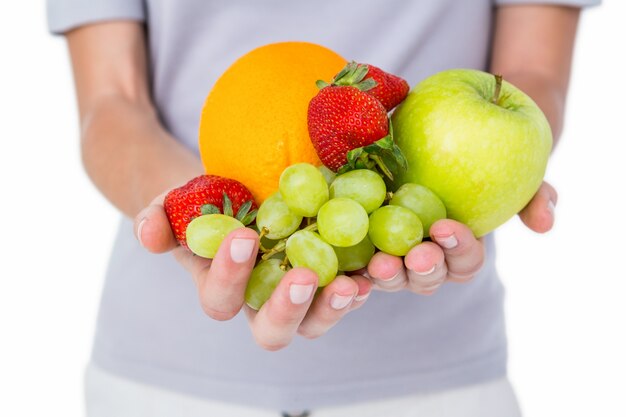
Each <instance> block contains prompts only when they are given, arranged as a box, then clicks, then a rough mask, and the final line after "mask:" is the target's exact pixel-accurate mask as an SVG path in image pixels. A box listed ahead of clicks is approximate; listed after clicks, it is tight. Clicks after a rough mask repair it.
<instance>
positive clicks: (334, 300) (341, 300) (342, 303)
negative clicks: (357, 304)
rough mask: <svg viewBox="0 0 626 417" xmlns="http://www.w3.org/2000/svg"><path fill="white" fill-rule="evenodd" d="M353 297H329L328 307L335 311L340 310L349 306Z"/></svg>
mask: <svg viewBox="0 0 626 417" xmlns="http://www.w3.org/2000/svg"><path fill="white" fill-rule="evenodd" d="M353 297H354V296H353V295H339V294H333V295H332V297H330V306H331V307H332V308H334V309H335V310H341V309H343V308H346V307H347V306H348V304H350V302H351V301H352V298H353Z"/></svg>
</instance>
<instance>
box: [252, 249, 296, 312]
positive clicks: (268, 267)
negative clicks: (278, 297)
mask: <svg viewBox="0 0 626 417" xmlns="http://www.w3.org/2000/svg"><path fill="white" fill-rule="evenodd" d="M281 263H282V262H281V260H280V259H268V260H267V261H261V262H259V263H258V264H257V266H255V267H254V269H253V270H252V273H251V274H250V279H249V280H248V286H247V287H246V295H245V300H246V304H248V305H249V306H250V307H251V308H253V309H255V310H259V309H260V308H261V306H263V304H265V302H266V301H267V300H269V298H270V297H271V296H272V293H273V292H274V289H275V288H276V286H277V285H278V283H279V282H280V280H281V279H282V278H283V276H284V275H285V273H286V272H285V271H283V270H282V269H281V267H280V264H281Z"/></svg>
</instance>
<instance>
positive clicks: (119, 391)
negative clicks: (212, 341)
mask: <svg viewBox="0 0 626 417" xmlns="http://www.w3.org/2000/svg"><path fill="white" fill-rule="evenodd" d="M85 395H86V405H87V416H88V417H280V416H281V412H280V411H279V410H277V411H276V412H273V411H268V410H266V409H257V408H249V407H244V406H238V405H232V404H227V403H222V402H218V401H209V400H205V399H202V398H196V397H192V396H187V395H184V394H180V393H177V392H172V391H168V390H165V389H162V388H158V387H154V386H151V385H146V384H142V383H138V382H135V381H131V380H128V379H125V378H121V377H119V376H116V375H113V374H110V373H108V372H106V371H104V370H102V369H100V368H98V367H97V366H95V365H93V364H91V365H89V367H88V368H87V371H86V375H85ZM293 415H297V413H294V414H293ZM309 415H310V417H520V416H521V413H520V410H519V406H518V404H517V400H516V398H515V394H514V393H513V389H512V387H511V384H510V383H509V380H508V379H506V378H503V379H499V380H495V381H491V382H487V383H483V384H477V385H472V386H468V387H463V388H457V389H453V390H449V391H444V392H436V393H430V394H418V395H410V396H404V397H397V398H393V399H389V400H382V401H372V402H366V403H360V404H357V405H349V406H341V407H327V408H320V409H317V410H312V411H311V412H310V414H309Z"/></svg>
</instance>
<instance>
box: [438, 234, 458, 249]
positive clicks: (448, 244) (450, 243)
mask: <svg viewBox="0 0 626 417" xmlns="http://www.w3.org/2000/svg"><path fill="white" fill-rule="evenodd" d="M435 238H436V239H437V243H439V244H440V245H441V246H443V247H444V248H445V249H454V248H456V247H457V246H458V244H459V241H458V240H457V239H456V236H454V235H453V234H452V235H450V236H437V237H435Z"/></svg>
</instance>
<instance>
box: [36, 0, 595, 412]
mask: <svg viewBox="0 0 626 417" xmlns="http://www.w3.org/2000/svg"><path fill="white" fill-rule="evenodd" d="M496 3H507V4H508V3H534V1H529V0H526V1H523V0H522V1H518V0H500V1H499V2H498V1H496ZM550 3H556V4H571V5H580V6H582V5H588V4H594V3H597V1H596V0H561V1H559V0H555V1H551V2H550ZM493 7H494V4H493V2H492V0H471V1H470V0H438V1H434V0H385V1H382V0H381V1H375V0H362V1H359V2H355V1H353V0H332V1H331V0H324V1H315V2H313V1H309V2H305V1H293V0H143V1H142V0H48V18H49V26H50V29H51V31H53V32H55V33H63V32H65V31H67V30H69V29H71V28H74V27H76V26H79V25H83V24H89V23H94V22H97V21H103V20H114V19H131V20H138V21H142V22H145V24H146V27H147V34H148V41H149V57H150V64H151V72H152V74H151V79H152V93H153V97H154V100H155V103H156V105H157V107H158V109H159V111H160V115H161V118H162V121H163V123H164V124H165V126H166V127H167V128H168V129H169V130H170V131H171V132H172V133H173V134H174V135H175V136H176V137H177V138H178V139H179V140H180V141H181V142H182V143H184V144H185V145H186V146H188V147H189V148H190V149H193V150H197V129H198V123H199V116H200V110H201V108H202V104H203V102H204V98H205V96H206V94H207V93H208V92H209V90H210V89H211V86H212V85H213V83H214V82H215V80H216V79H217V78H218V77H219V75H220V74H221V73H222V72H223V71H224V70H225V69H226V68H227V67H228V66H229V65H230V64H231V63H232V62H233V61H235V59H237V58H238V57H239V56H241V55H243V54H244V53H246V52H247V51H249V50H251V49H253V48H255V47H257V46H260V45H263V44H267V43H270V42H278V41H286V40H302V41H309V42H314V43H319V44H322V45H325V46H327V47H329V48H331V49H333V50H335V51H337V52H338V53H340V54H341V55H342V56H344V57H345V58H347V59H354V60H356V61H359V62H366V63H371V64H373V65H376V66H379V67H381V68H383V69H385V70H388V71H390V72H392V73H395V74H398V75H401V76H403V77H404V78H406V79H407V80H408V81H409V84H411V85H414V84H415V83H417V82H418V81H420V80H421V79H423V78H424V77H426V76H428V75H431V74H433V73H435V72H437V71H440V70H444V69H448V68H458V67H464V68H478V69H485V68H486V67H487V64H488V58H489V45H490V35H491V29H492V18H493V14H492V13H493ZM522 35H523V34H520V36H522ZM485 243H486V248H487V260H486V262H485V266H484V267H483V269H482V271H481V272H480V274H479V275H478V276H477V277H476V278H475V279H474V280H473V281H472V282H471V283H469V284H466V285H459V284H444V285H443V287H442V288H441V289H440V290H439V291H438V292H437V293H436V294H435V295H433V296H430V297H424V296H418V295H415V294H411V293H409V292H400V293H382V292H374V293H373V294H372V295H371V296H370V299H369V300H368V302H367V303H366V304H365V306H364V307H363V308H361V309H360V310H358V311H355V312H353V313H350V314H348V315H347V316H346V317H345V318H344V319H343V320H342V321H341V322H340V323H339V324H338V325H337V326H336V327H334V328H333V329H332V330H331V331H330V332H329V333H328V334H327V335H325V336H323V337H321V338H319V339H317V340H305V339H302V338H296V339H295V340H294V342H293V343H292V344H291V345H290V346H289V347H287V348H286V349H284V350H281V351H278V352H266V351H264V350H262V349H261V348H259V347H258V346H257V345H256V344H255V342H254V341H253V338H252V336H251V334H250V330H249V328H248V325H247V323H246V319H245V317H244V315H243V314H239V315H238V316H237V317H236V318H235V319H233V320H231V321H228V322H217V321H213V320H211V319H209V318H208V317H207V316H206V315H204V313H203V312H202V309H201V308H200V306H199V303H198V301H197V300H198V299H197V294H196V290H195V287H194V285H193V283H192V280H191V279H190V277H189V276H188V274H187V273H186V272H185V271H184V270H183V269H182V268H181V267H180V266H179V265H178V264H177V263H176V262H175V261H174V259H173V257H172V256H171V255H169V254H165V255H151V254H149V253H147V252H146V251H145V250H143V249H142V248H141V247H140V246H139V244H138V243H137V241H136V240H135V238H134V237H133V233H132V224H131V221H130V220H129V219H123V220H122V221H121V225H120V229H119V233H118V236H117V239H116V241H115V246H114V250H113V254H112V257H111V262H110V265H109V269H108V273H107V276H106V281H105V285H104V290H103V295H102V303H101V307H100V313H99V319H98V323H97V329H96V336H95V341H94V347H93V361H94V362H95V363H96V364H97V365H99V366H101V367H103V368H104V369H106V370H109V371H111V372H114V373H116V374H119V375H123V376H126V377H129V378H132V379H135V380H138V381H142V382H145V383H149V384H155V385H159V386H162V387H166V388H169V389H172V390H177V391H181V392H184V393H188V394H192V395H197V396H201V397H205V398H210V399H218V400H222V401H229V402H236V403H243V404H248V405H252V406H260V407H268V408H272V409H275V410H281V409H282V410H285V409H304V408H316V407H321V406H325V405H336V404H343V403H351V402H357V401H365V400H372V399H377V398H385V397H389V396H394V395H401V394H408V393H414V392H420V391H426V390H440V389H449V388H452V387H456V386H461V385H464V384H471V383H477V382H481V381H485V380H489V379H492V378H497V377H501V376H503V375H505V373H506V355H507V353H506V337H505V328H504V314H503V297H504V291H503V288H502V285H501V283H500V281H499V279H498V277H497V274H496V270H495V265H494V256H495V252H494V246H493V237H492V236H491V235H489V236H487V237H486V239H485Z"/></svg>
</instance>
